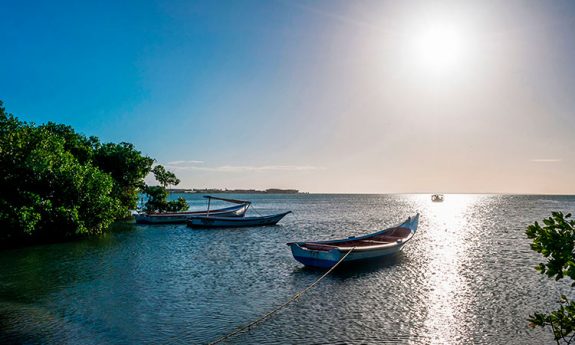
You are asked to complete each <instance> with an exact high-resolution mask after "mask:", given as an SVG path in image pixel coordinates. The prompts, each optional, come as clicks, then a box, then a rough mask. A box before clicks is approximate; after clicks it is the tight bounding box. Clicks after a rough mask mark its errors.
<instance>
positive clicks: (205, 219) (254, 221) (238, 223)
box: [186, 211, 291, 229]
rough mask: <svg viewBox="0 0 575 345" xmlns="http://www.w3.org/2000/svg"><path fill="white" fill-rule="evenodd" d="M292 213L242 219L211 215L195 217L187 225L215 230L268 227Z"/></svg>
mask: <svg viewBox="0 0 575 345" xmlns="http://www.w3.org/2000/svg"><path fill="white" fill-rule="evenodd" d="M289 213H291V211H288V212H284V213H279V214H274V215H269V216H259V217H242V218H230V217H219V216H217V217H214V216H212V215H211V214H210V215H209V216H194V217H191V218H190V219H188V221H187V223H186V224H187V225H188V226H189V227H190V228H194V229H213V228H240V227H253V226H266V225H275V224H277V223H278V222H279V221H280V220H281V219H282V218H283V217H285V216H286V215H287V214H289Z"/></svg>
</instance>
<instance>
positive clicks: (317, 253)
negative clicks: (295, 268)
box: [288, 214, 419, 268]
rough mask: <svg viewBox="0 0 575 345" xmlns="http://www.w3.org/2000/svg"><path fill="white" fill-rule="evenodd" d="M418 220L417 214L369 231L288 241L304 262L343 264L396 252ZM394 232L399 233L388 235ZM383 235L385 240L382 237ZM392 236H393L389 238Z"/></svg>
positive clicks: (316, 264)
mask: <svg viewBox="0 0 575 345" xmlns="http://www.w3.org/2000/svg"><path fill="white" fill-rule="evenodd" d="M418 223H419V214H417V215H415V216H414V217H409V218H408V219H407V220H406V221H405V222H403V223H402V224H400V225H398V226H396V227H392V228H389V229H386V230H382V231H379V232H376V233H373V234H368V235H364V236H359V237H350V238H347V239H341V240H331V241H316V242H292V243H288V246H290V248H291V251H292V254H293V257H294V258H295V259H296V260H297V261H299V262H301V263H302V264H304V265H306V266H311V267H317V268H330V267H333V266H334V265H335V264H337V263H338V262H339V261H340V260H341V259H342V258H343V257H344V256H345V255H346V254H347V253H348V252H350V250H351V253H349V255H347V256H346V257H345V259H344V261H343V263H346V264H352V263H354V264H355V263H360V262H365V261H371V260H377V259H381V258H383V257H386V256H388V255H393V254H395V253H397V252H399V251H400V250H401V249H402V248H403V246H404V245H405V244H406V243H407V242H408V241H409V240H410V239H411V238H412V237H413V235H414V234H415V232H416V230H417V225H418ZM394 232H398V233H402V237H391V236H393V235H395V233H394ZM384 238H386V241H383V240H382V239H384ZM390 238H393V240H390Z"/></svg>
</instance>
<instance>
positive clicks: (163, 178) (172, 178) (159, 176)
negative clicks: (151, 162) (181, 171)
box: [152, 165, 180, 188]
mask: <svg viewBox="0 0 575 345" xmlns="http://www.w3.org/2000/svg"><path fill="white" fill-rule="evenodd" d="M152 172H153V173H154V177H155V178H156V180H157V181H158V182H159V183H160V184H161V185H162V186H163V187H164V188H168V186H170V185H172V186H177V185H178V183H180V180H179V179H178V178H177V177H176V175H174V173H173V172H171V171H167V170H166V168H164V167H163V166H162V165H156V166H155V167H154V169H152Z"/></svg>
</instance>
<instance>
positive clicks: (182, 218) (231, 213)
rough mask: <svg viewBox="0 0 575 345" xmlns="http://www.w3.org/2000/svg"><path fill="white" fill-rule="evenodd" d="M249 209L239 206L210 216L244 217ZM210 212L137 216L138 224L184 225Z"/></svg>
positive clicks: (143, 214)
mask: <svg viewBox="0 0 575 345" xmlns="http://www.w3.org/2000/svg"><path fill="white" fill-rule="evenodd" d="M247 209H248V205H238V206H232V207H228V208H222V209H218V210H212V211H209V214H210V215H214V216H218V217H243V216H244V215H245V213H246V211H247ZM207 215H208V211H207V210H205V211H197V212H178V213H158V214H145V213H141V214H136V215H134V217H135V218H136V223H138V224H184V223H186V222H187V221H188V220H189V219H190V218H191V217H198V216H207Z"/></svg>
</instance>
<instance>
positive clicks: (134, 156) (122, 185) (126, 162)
mask: <svg viewBox="0 0 575 345" xmlns="http://www.w3.org/2000/svg"><path fill="white" fill-rule="evenodd" d="M153 163H154V160H153V159H151V158H150V157H146V156H142V154H141V153H140V152H139V151H137V150H136V149H135V148H134V145H132V144H129V143H120V144H113V143H108V144H103V145H99V144H98V145H97V146H96V148H95V150H94V164H95V165H96V166H97V167H98V168H100V170H102V171H104V172H106V173H108V174H110V176H112V178H113V179H114V187H113V191H112V192H113V194H114V195H115V196H116V197H117V198H118V199H119V200H120V204H121V205H122V210H121V212H122V214H123V215H124V216H126V215H128V214H129V210H130V209H135V208H136V206H137V202H138V190H139V189H141V188H142V187H143V185H144V183H143V180H144V178H145V177H146V175H148V173H149V172H150V168H151V167H152V164H153Z"/></svg>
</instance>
